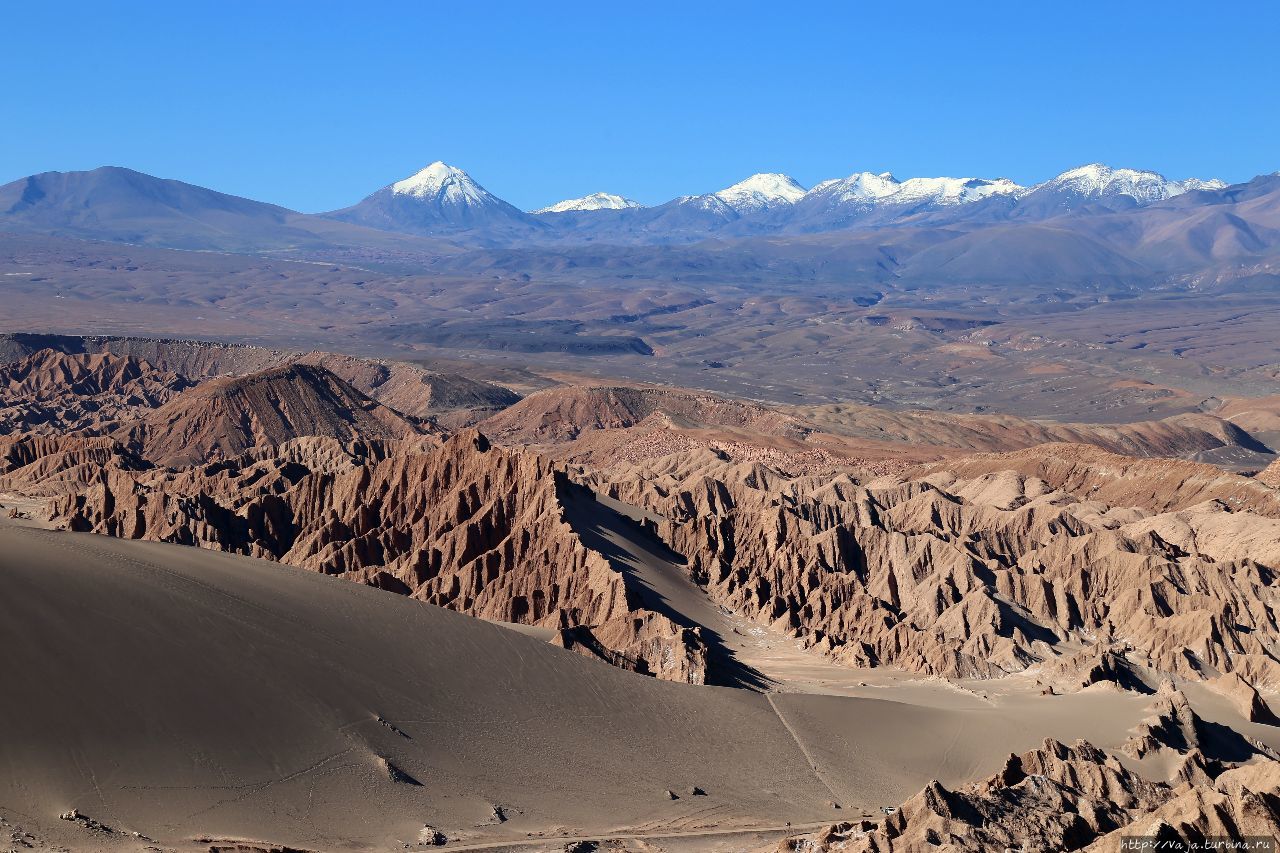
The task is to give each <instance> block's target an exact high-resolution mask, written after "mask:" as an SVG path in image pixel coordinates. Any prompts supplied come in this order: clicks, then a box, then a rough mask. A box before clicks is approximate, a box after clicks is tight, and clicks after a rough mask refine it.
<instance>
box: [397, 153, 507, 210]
mask: <svg viewBox="0 0 1280 853" xmlns="http://www.w3.org/2000/svg"><path fill="white" fill-rule="evenodd" d="M391 192H392V194H393V195H404V196H411V197H413V198H416V199H421V200H423V201H429V202H436V203H440V204H445V205H450V206H454V207H486V206H489V205H493V204H502V203H503V202H502V200H501V199H499V198H498V197H497V196H495V195H494V194H493V193H491V192H489V191H488V190H486V189H485V188H484V187H482V186H480V185H479V184H477V183H476V182H475V181H473V180H472V179H471V176H470V175H468V174H467V173H466V172H464V171H462V170H461V169H458V168H456V167H454V166H450V165H448V164H447V163H442V162H440V161H439V160H437V161H436V162H434V163H432V164H431V165H430V166H427V167H426V168H425V169H423V170H422V171H420V172H417V173H416V174H413V175H410V176H409V177H407V178H405V179H404V180H403V181H396V182H395V183H394V184H392V185H391Z"/></svg>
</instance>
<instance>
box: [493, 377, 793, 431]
mask: <svg viewBox="0 0 1280 853" xmlns="http://www.w3.org/2000/svg"><path fill="white" fill-rule="evenodd" d="M653 415H663V416H665V417H666V418H668V419H671V420H672V421H675V422H678V423H683V424H685V425H688V426H713V425H714V426H721V427H740V428H750V429H751V430H752V431H753V432H756V433H760V434H769V435H779V436H782V435H787V436H793V437H802V436H803V435H804V434H806V433H807V432H810V431H811V429H808V428H806V427H805V426H804V425H802V424H801V423H799V422H798V421H797V420H796V419H795V418H792V417H790V416H788V415H786V414H785V413H782V412H779V411H776V410H774V409H771V408H769V407H766V406H761V405H759V404H756V403H745V402H741V401H738V400H730V399H726V398H724V397H715V396H712V395H710V394H700V393H697V392H693V391H682V390H676V389H668V388H651V387H628V386H585V387H584V386H570V387H565V388H551V389H548V390H546V391H539V392H537V393H535V394H530V395H529V396H528V397H525V398H524V399H523V400H521V401H520V402H519V403H517V404H516V405H514V406H512V407H510V408H508V409H506V410H505V411H503V412H501V413H500V414H498V415H495V416H493V417H491V418H489V419H488V420H487V421H485V422H484V424H483V425H482V429H484V430H485V433H486V434H487V435H491V436H493V438H494V440H495V441H502V442H512V443H520V444H554V443H559V442H565V441H571V440H573V439H575V438H578V437H579V436H581V435H582V434H583V433H586V432H594V431H601V430H620V429H627V428H629V427H634V426H636V425H638V424H640V423H641V422H642V421H644V420H645V419H646V418H649V417H651V416H653Z"/></svg>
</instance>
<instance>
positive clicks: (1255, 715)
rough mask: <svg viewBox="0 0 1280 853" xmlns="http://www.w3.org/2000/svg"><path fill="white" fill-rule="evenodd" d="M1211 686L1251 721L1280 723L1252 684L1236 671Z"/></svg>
mask: <svg viewBox="0 0 1280 853" xmlns="http://www.w3.org/2000/svg"><path fill="white" fill-rule="evenodd" d="M1209 686H1210V687H1211V688H1213V689H1214V690H1216V691H1218V692H1219V693H1221V694H1222V695H1223V696H1226V697H1227V698H1228V699H1230V700H1231V704H1233V705H1234V706H1235V708H1236V710H1237V711H1238V712H1239V713H1240V716H1242V717H1244V718H1245V719H1246V720H1248V721H1249V722H1251V723H1266V724H1268V725H1273V726H1274V725H1280V720H1277V719H1276V715H1275V713H1274V712H1273V711H1272V710H1271V708H1270V706H1268V705H1267V703H1266V701H1265V700H1264V699H1263V698H1262V696H1261V695H1260V694H1259V693H1258V691H1257V690H1256V689H1255V688H1254V686H1253V685H1252V684H1250V683H1249V682H1247V681H1245V680H1244V679H1243V678H1241V677H1240V676H1239V675H1236V674H1235V673H1234V672H1231V673H1227V674H1226V675H1223V676H1220V677H1218V678H1215V679H1213V680H1212V681H1210V682H1209Z"/></svg>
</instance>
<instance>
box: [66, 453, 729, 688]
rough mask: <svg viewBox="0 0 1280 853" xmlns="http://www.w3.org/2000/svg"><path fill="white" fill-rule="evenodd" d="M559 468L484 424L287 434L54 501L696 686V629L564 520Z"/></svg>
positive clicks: (117, 528)
mask: <svg viewBox="0 0 1280 853" xmlns="http://www.w3.org/2000/svg"><path fill="white" fill-rule="evenodd" d="M565 483H566V481H565V479H564V474H563V473H562V472H561V471H559V470H558V469H557V468H556V467H555V466H554V465H553V464H552V463H551V462H549V461H548V460H546V459H544V458H542V457H539V456H537V455H535V454H532V453H528V452H523V451H509V450H505V449H502V448H497V447H493V446H491V445H490V444H489V442H488V440H487V439H486V438H485V437H484V436H483V435H481V434H480V433H478V432H476V431H474V430H468V431H463V432H460V433H458V434H455V435H454V436H452V437H451V438H449V439H448V440H447V441H445V442H444V443H443V445H440V446H437V445H436V444H435V443H434V441H432V440H430V439H426V438H422V437H417V438H411V439H406V440H402V441H389V442H387V441H359V442H348V443H343V442H340V441H338V440H336V439H333V438H308V439H298V440H295V441H290V442H285V443H284V444H282V445H280V446H279V447H278V448H274V449H272V448H257V449H255V450H253V451H250V452H247V453H245V454H243V455H241V456H239V457H236V458H234V459H229V460H224V461H221V462H214V463H209V464H206V465H203V466H196V467H192V468H187V469H183V470H179V471H172V470H165V469H158V470H154V471H147V472H140V473H139V472H130V471H127V470H122V469H116V468H111V469H103V470H102V472H101V476H100V477H98V478H97V479H96V481H94V482H93V483H91V484H90V485H89V486H88V487H86V488H84V489H83V490H81V491H80V492H79V493H77V494H74V495H69V496H65V497H63V498H61V499H60V500H58V501H56V502H55V503H54V504H53V507H52V512H51V517H52V519H53V521H54V522H55V523H58V524H61V525H64V526H66V527H68V528H70V529H73V530H80V531H91V532H95V533H104V534H108V535H111V536H120V537H125V538H131V539H152V540H158V541H164V542H177V543H181V544H187V545H198V546H201V547H207V548H214V549H217V550H223V551H230V552H233V553H240V554H247V555H249V556H255V557H264V558H267V559H274V560H279V561H281V562H285V563H289V564H291V565H295V566H299V567H302V568H307V569H311V570H313V571H318V572H323V573H325V574H331V575H338V576H342V577H345V578H348V579H350V580H354V581H357V582H360V583H365V584H369V585H371V586H376V587H379V588H381V589H385V590H390V591H393V592H397V593H400V594H403V595H409V596H412V597H414V598H417V599H419V600H422V601H426V602H428V603H431V604H435V605H439V606H441V607H447V608H450V609H453V610H458V611H461V612H464V613H469V614H471V615H475V616H480V617H484V618H490V619H497V620H502V621H508V622H519V623H524V624H530V625H538V626H544V627H548V628H554V629H556V630H558V631H562V632H569V633H565V634H562V635H561V636H562V637H564V638H565V639H562V640H561V644H562V645H566V646H568V647H574V646H582V647H583V648H584V649H585V650H587V651H589V652H590V653H591V654H594V655H596V656H598V657H600V658H602V659H605V660H608V661H610V662H612V663H615V664H620V665H624V666H627V668H631V669H635V670H636V671H640V672H647V673H650V674H654V675H657V676H659V677H663V678H671V679H673V680H679V681H688V682H692V683H701V682H702V681H704V680H705V678H706V665H707V664H706V648H705V645H704V644H703V642H702V640H701V638H700V637H699V636H698V634H697V632H696V631H691V630H687V629H684V628H680V627H678V626H676V625H674V624H673V623H671V622H670V621H669V620H668V619H666V617H661V616H658V615H657V614H651V613H647V612H643V611H640V612H637V611H639V603H638V598H637V597H636V596H635V595H634V594H632V592H631V591H630V590H629V589H628V588H627V585H626V582H625V580H624V577H623V576H622V575H621V574H620V573H618V572H617V571H615V570H614V569H613V568H612V567H611V566H610V564H609V562H608V561H607V560H606V559H605V558H604V557H602V556H601V555H600V554H598V553H596V552H595V551H592V550H590V549H588V548H587V547H585V546H584V545H583V544H582V542H581V540H580V539H579V538H578V536H577V535H576V533H575V532H574V531H573V529H572V528H571V527H570V526H569V524H568V523H567V522H566V521H565V520H564V515H563V507H562V504H561V496H560V490H561V489H562V488H563V487H564V485H565Z"/></svg>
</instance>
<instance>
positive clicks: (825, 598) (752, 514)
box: [599, 447, 1280, 685]
mask: <svg viewBox="0 0 1280 853" xmlns="http://www.w3.org/2000/svg"><path fill="white" fill-rule="evenodd" d="M1086 450H1088V451H1089V452H1090V453H1091V454H1092V453H1094V452H1096V451H1093V449H1091V448H1090V449H1086ZM1061 453H1062V451H1061V450H1060V449H1059V448H1053V447H1051V448H1050V449H1049V451H1048V457H1049V459H1050V460H1053V459H1056V458H1059V457H1060V456H1061ZM1013 455H1014V456H1017V455H1018V454H1013ZM1027 456H1029V454H1027ZM1116 459H1117V460H1120V462H1121V463H1123V464H1124V465H1126V466H1128V467H1129V468H1130V469H1132V468H1134V467H1135V466H1136V463H1139V462H1141V463H1143V464H1156V465H1157V466H1159V467H1162V468H1163V467H1164V466H1163V465H1162V464H1161V462H1163V461H1161V462H1153V461H1152V460H1128V459H1127V458H1126V457H1116ZM988 464H989V462H988V460H982V467H986V466H987V465H988ZM1174 464H1177V465H1181V464H1183V463H1174ZM1187 464H1189V465H1191V467H1192V470H1193V471H1199V469H1200V467H1202V466H1195V465H1194V464H1192V463H1187ZM736 473H737V475H738V478H737V479H720V478H717V477H713V476H708V475H694V476H691V477H687V478H684V479H679V478H677V477H675V476H672V475H670V474H669V473H664V472H662V471H661V470H655V468H644V467H641V468H628V469H625V470H620V471H617V472H613V473H611V475H610V477H609V478H608V480H607V481H606V482H602V483H600V484H599V485H600V487H601V488H602V489H603V490H604V491H605V492H607V493H608V494H610V495H611V496H612V497H615V498H618V499H621V500H624V501H627V502H630V503H633V504H636V505H640V506H644V507H645V508H646V509H649V510H651V511H653V512H655V513H657V514H658V515H659V516H660V517H661V519H662V520H661V521H660V523H659V524H658V525H657V527H658V533H659V535H660V536H661V537H662V538H663V539H664V540H665V541H666V542H667V543H668V544H669V545H670V546H671V547H672V548H673V549H674V550H675V551H677V552H679V553H680V554H683V555H684V556H685V557H686V558H687V560H688V565H689V570H690V572H691V574H692V576H693V578H694V580H695V581H696V582H698V583H699V584H701V585H702V586H703V588H704V589H705V590H706V591H707V593H708V595H710V596H711V598H712V599H713V600H715V601H716V602H718V603H720V604H722V605H724V606H726V607H728V608H730V609H731V610H734V611H736V612H739V613H743V614H746V615H749V616H751V617H753V618H755V619H757V620H758V621H761V622H765V623H770V624H772V625H774V626H775V627H777V628H779V629H781V630H783V631H786V632H788V633H790V634H792V635H793V636H795V637H796V638H797V639H799V640H800V641H801V643H803V644H804V645H805V646H808V647H810V648H815V649H818V650H820V651H823V652H825V653H827V654H829V655H831V656H832V657H834V658H836V659H837V660H839V661H842V662H846V663H849V664H852V665H858V666H893V667H898V668H902V669H906V670H910V671H913V672H920V673H929V674H936V675H943V676H949V677H997V676H1001V675H1004V674H1007V673H1012V672H1020V671H1023V670H1025V669H1027V668H1029V667H1032V666H1036V665H1045V664H1049V663H1052V662H1054V661H1056V660H1057V659H1058V658H1059V657H1060V656H1061V655H1062V654H1064V653H1065V650H1067V649H1071V650H1072V651H1071V654H1075V653H1076V651H1075V650H1077V649H1079V648H1080V647H1081V646H1083V647H1085V648H1086V649H1093V651H1091V652H1089V654H1098V653H1099V652H1100V651H1101V650H1104V649H1108V648H1112V647H1114V646H1116V645H1117V644H1120V645H1123V646H1124V647H1125V648H1126V649H1127V651H1126V653H1125V654H1126V656H1127V658H1128V659H1130V660H1131V661H1132V663H1133V665H1134V666H1137V667H1141V668H1145V669H1149V670H1151V671H1154V672H1156V673H1171V674H1177V675H1181V676H1184V677H1189V678H1195V679H1205V678H1211V677H1214V676H1216V675H1218V674H1220V673H1223V672H1235V673H1238V674H1239V675H1241V676H1242V677H1243V678H1245V679H1246V680H1248V681H1250V682H1251V683H1260V682H1262V683H1268V684H1272V685H1275V684H1280V661H1278V660H1277V657H1276V654H1277V653H1276V647H1275V644H1274V638H1275V637H1276V636H1278V633H1277V631H1278V626H1277V614H1278V613H1280V598H1278V597H1277V596H1278V592H1277V588H1276V586H1275V583H1274V580H1275V575H1274V568H1275V566H1274V565H1268V564H1264V563H1260V562H1258V560H1259V559H1263V558H1264V557H1265V558H1266V559H1268V560H1270V559H1271V557H1270V555H1271V554H1273V553H1274V551H1273V550H1265V549H1264V550H1261V551H1259V552H1258V556H1252V555H1247V554H1244V553H1241V552H1240V549H1239V548H1238V547H1237V544H1236V543H1237V537H1235V536H1218V535H1213V531H1212V529H1211V528H1213V527H1214V526H1217V527H1222V526H1224V525H1225V526H1228V527H1234V526H1237V525H1238V526H1239V527H1240V528H1241V529H1246V530H1248V529H1265V530H1269V529H1270V527H1269V526H1270V525H1271V524H1272V519H1271V518H1268V517H1262V516H1259V515H1257V514H1256V513H1253V512H1249V511H1247V510H1245V509H1238V510H1237V509H1233V507H1235V506H1248V505H1249V503H1248V502H1247V501H1245V500H1244V499H1243V497H1244V496H1248V497H1250V498H1252V499H1254V500H1255V504H1254V505H1255V506H1257V507H1258V508H1260V509H1268V508H1269V506H1270V505H1269V504H1268V503H1266V501H1265V500H1264V496H1261V495H1259V494H1257V493H1256V492H1251V491H1248V489H1247V488H1245V487H1241V488H1244V491H1242V492H1241V497H1242V499H1241V500H1240V501H1230V500H1229V498H1231V497H1232V495H1231V494H1229V493H1228V494H1225V495H1222V497H1221V500H1220V502H1218V503H1215V504H1214V505H1212V506H1208V507H1200V508H1195V507H1191V508H1188V510H1187V511H1186V513H1187V515H1186V516H1185V517H1181V516H1180V517H1179V518H1175V519H1173V520H1172V521H1171V522H1170V524H1172V525H1174V526H1175V527H1176V528H1177V529H1178V530H1180V531H1183V532H1185V530H1186V529H1191V530H1192V532H1193V534H1194V535H1191V536H1189V537H1187V536H1182V537H1181V538H1178V537H1175V539H1176V541H1175V542H1169V541H1167V540H1165V539H1164V538H1162V536H1161V535H1160V533H1159V532H1158V531H1159V530H1162V529H1165V528H1166V525H1165V524H1164V522H1163V521H1162V520H1161V518H1160V517H1159V515H1158V514H1153V512H1152V511H1151V510H1150V509H1148V508H1146V507H1144V506H1141V505H1138V506H1133V505H1121V506H1112V505H1109V504H1107V503H1105V502H1103V501H1102V500H1100V499H1097V498H1092V499H1084V498H1083V497H1081V496H1078V495H1074V494H1071V493H1069V492H1067V491H1063V490H1062V488H1060V487H1056V486H1055V485H1054V484H1053V483H1052V481H1047V480H1044V479H1040V478H1037V477H1033V476H1029V475H1025V474H1023V473H1021V472H1018V471H1004V472H987V471H980V472H979V473H978V474H976V476H975V478H974V479H962V478H959V477H957V476H956V475H954V474H953V473H951V472H943V473H939V472H933V473H928V472H925V476H922V477H916V478H901V477H881V478H877V479H875V480H872V481H869V482H867V483H862V484H860V483H857V482H855V481H854V480H853V479H851V478H849V477H847V476H845V477H836V478H795V479H779V478H777V477H776V476H770V475H768V474H767V473H764V472H761V471H757V470H753V469H745V468H744V469H740V470H738V471H737V472H736ZM1224 477H1225V479H1223V480H1212V481H1211V478H1205V482H1203V483H1192V482H1191V481H1190V479H1189V478H1187V477H1180V478H1179V479H1177V480H1175V481H1173V482H1172V483H1171V485H1170V490H1171V491H1177V489H1178V488H1179V486H1181V487H1182V488H1184V489H1185V490H1188V491H1186V494H1197V495H1200V494H1203V493H1204V492H1205V490H1206V488H1208V485H1209V483H1210V482H1220V483H1226V484H1227V485H1228V486H1230V487H1231V488H1235V487H1239V483H1236V482H1234V481H1233V480H1232V479H1231V478H1230V476H1229V475H1224ZM1234 479H1235V480H1246V478H1234ZM1115 482H1116V483H1119V482H1122V480H1121V479H1120V478H1118V477H1117V478H1116V480H1115ZM1067 484H1068V485H1073V484H1074V485H1079V481H1077V480H1070V479H1069V480H1068V482H1067ZM1144 488H1145V487H1144ZM1189 518H1190V519H1192V520H1194V522H1195V523H1194V525H1193V524H1191V522H1190V521H1188V519H1189ZM1196 531H1198V532H1196ZM1082 664H1083V661H1082ZM1088 680H1089V678H1088V677H1087V676H1086V677H1085V678H1083V679H1082V682H1087V681H1088Z"/></svg>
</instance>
